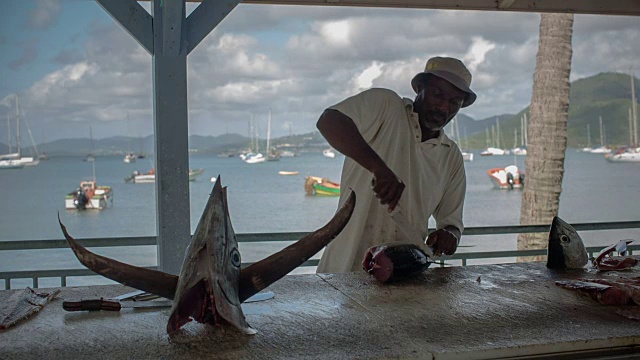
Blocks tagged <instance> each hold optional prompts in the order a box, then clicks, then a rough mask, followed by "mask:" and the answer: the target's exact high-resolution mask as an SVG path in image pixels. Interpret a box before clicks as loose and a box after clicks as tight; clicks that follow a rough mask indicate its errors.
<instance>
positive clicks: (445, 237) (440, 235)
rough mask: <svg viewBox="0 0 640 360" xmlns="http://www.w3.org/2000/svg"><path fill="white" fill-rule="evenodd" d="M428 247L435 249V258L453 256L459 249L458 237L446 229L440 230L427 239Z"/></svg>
mask: <svg viewBox="0 0 640 360" xmlns="http://www.w3.org/2000/svg"><path fill="white" fill-rule="evenodd" d="M426 244H427V246H430V247H431V248H432V249H433V255H434V256H440V255H442V254H445V255H453V254H454V253H455V252H456V250H457V249H458V237H457V236H456V235H454V234H453V233H452V232H451V231H449V230H446V229H438V230H436V231H434V232H432V233H431V234H429V237H427V241H426Z"/></svg>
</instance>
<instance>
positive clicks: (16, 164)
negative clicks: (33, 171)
mask: <svg viewBox="0 0 640 360" xmlns="http://www.w3.org/2000/svg"><path fill="white" fill-rule="evenodd" d="M23 167H24V164H23V163H21V162H20V161H18V160H16V159H5V160H0V170H1V169H22V168H23Z"/></svg>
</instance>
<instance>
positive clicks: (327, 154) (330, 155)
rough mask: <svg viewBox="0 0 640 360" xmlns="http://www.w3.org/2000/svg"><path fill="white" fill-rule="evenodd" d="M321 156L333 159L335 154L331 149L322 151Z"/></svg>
mask: <svg viewBox="0 0 640 360" xmlns="http://www.w3.org/2000/svg"><path fill="white" fill-rule="evenodd" d="M322 155H324V157H326V158H329V159H333V158H335V157H336V153H335V152H334V151H333V150H332V149H325V150H323V151H322Z"/></svg>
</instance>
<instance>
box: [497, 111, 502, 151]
mask: <svg viewBox="0 0 640 360" xmlns="http://www.w3.org/2000/svg"><path fill="white" fill-rule="evenodd" d="M496 144H497V146H496V147H497V148H498V149H502V147H501V146H500V119H499V118H496Z"/></svg>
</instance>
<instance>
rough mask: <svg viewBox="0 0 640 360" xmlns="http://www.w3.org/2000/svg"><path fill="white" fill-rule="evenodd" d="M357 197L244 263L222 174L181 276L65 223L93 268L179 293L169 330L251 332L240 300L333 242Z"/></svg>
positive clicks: (146, 287) (171, 295)
mask: <svg viewBox="0 0 640 360" xmlns="http://www.w3.org/2000/svg"><path fill="white" fill-rule="evenodd" d="M355 202H356V197H355V193H353V192H352V193H351V194H350V196H349V198H348V199H347V200H346V201H345V203H344V204H343V205H342V206H341V208H340V209H338V211H337V212H336V213H335V215H334V217H333V218H332V219H331V220H330V221H329V222H328V223H327V224H326V225H325V226H323V227H322V228H320V229H318V230H316V231H314V232H312V233H310V234H308V235H307V236H305V237H303V238H302V239H300V240H298V241H297V242H295V243H293V244H291V245H289V246H288V247H286V248H285V249H283V250H281V251H279V252H277V253H275V254H273V255H271V256H269V257H267V258H266V259H263V260H261V261H259V262H257V263H254V264H252V265H250V266H248V267H246V268H241V260H240V252H239V251H238V244H237V240H236V235H235V233H234V231H233V227H232V226H231V220H230V217H229V210H228V206H227V197H226V188H223V187H222V185H221V181H220V177H218V179H217V180H216V183H215V185H214V188H213V191H212V192H211V194H210V196H209V200H208V202H207V205H206V207H205V210H204V213H203V214H202V217H201V218H200V222H199V223H198V227H197V228H196V232H195V234H194V235H193V237H192V238H191V243H190V244H189V246H188V248H187V251H186V253H185V257H184V261H183V264H182V269H181V271H180V275H179V276H175V275H171V274H167V273H164V272H162V271H157V270H150V269H145V268H141V267H137V266H133V265H129V264H125V263H122V262H119V261H116V260H114V259H110V258H107V257H105V256H101V255H97V254H94V253H92V252H91V251H89V250H87V249H86V248H84V247H83V246H82V245H80V244H79V243H78V242H77V241H76V240H74V239H73V238H72V237H71V235H69V233H68V232H67V229H66V227H65V226H64V225H63V224H62V222H60V228H61V229H62V232H63V234H64V236H65V238H66V239H67V243H68V244H69V246H70V247H71V249H72V250H73V252H74V254H75V255H76V257H77V258H78V260H79V261H80V262H81V263H82V264H83V265H84V266H86V267H87V268H89V269H91V270H93V271H94V272H96V273H98V274H101V275H103V276H105V277H107V278H109V279H111V280H114V281H117V282H119V283H121V284H124V285H127V286H130V287H133V288H136V289H139V290H142V291H146V292H150V293H153V294H156V295H159V296H162V297H165V298H168V299H173V307H172V309H171V315H170V316H169V321H168V324H167V332H168V333H172V332H174V331H176V330H178V329H179V328H180V327H181V326H182V325H184V324H186V323H187V322H189V321H191V320H195V321H198V322H202V323H209V324H231V325H233V326H235V327H236V328H237V329H238V330H240V331H242V332H244V333H246V334H253V333H255V330H254V329H253V328H251V327H250V326H249V324H247V322H246V320H245V316H244V314H243V313H242V308H241V306H240V304H241V303H242V302H243V301H245V300H246V299H248V298H249V297H251V296H253V295H254V294H256V293H258V292H259V291H261V290H262V289H265V288H266V287H268V286H269V285H271V284H272V283H274V282H275V281H277V280H279V279H280V278H282V277H283V276H284V275H286V274H288V273H289V272H290V271H291V270H293V269H295V268H297V267H298V266H300V265H302V264H303V263H304V262H305V261H307V260H308V259H309V258H311V257H312V256H313V255H315V254H316V253H317V252H318V251H320V250H321V249H322V248H323V247H325V246H326V245H327V244H329V243H330V242H331V240H333V239H334V238H335V237H336V236H337V235H338V234H339V233H340V231H342V229H343V228H344V227H345V226H346V225H347V223H348V222H349V219H350V218H351V214H352V213H353V209H354V207H355ZM58 221H60V218H59V217H58Z"/></svg>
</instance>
